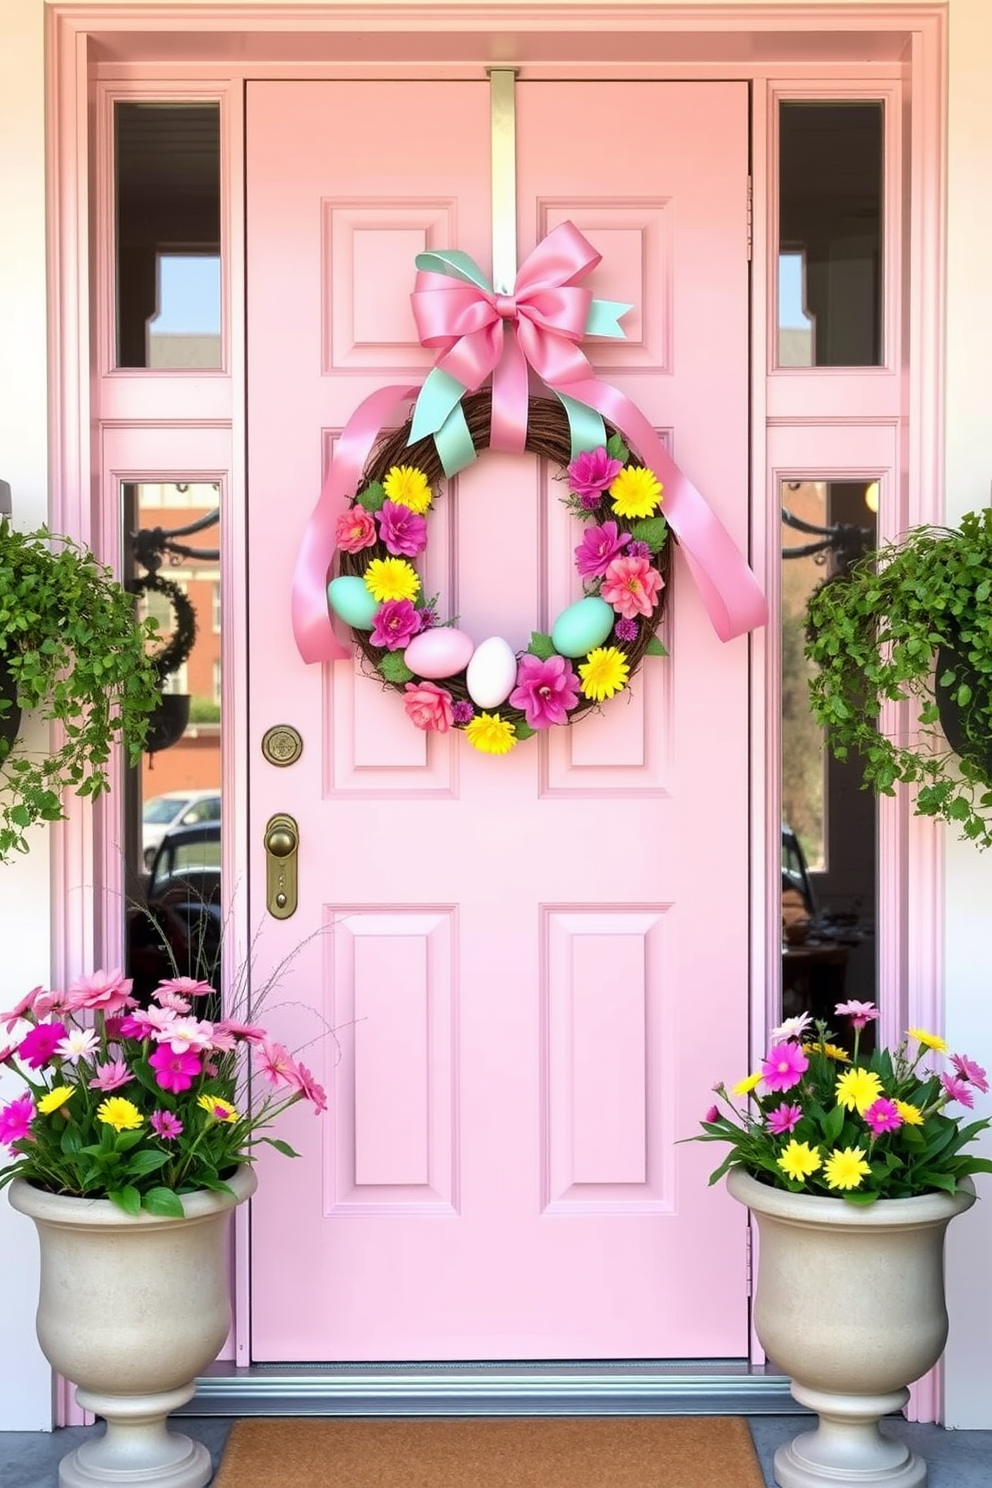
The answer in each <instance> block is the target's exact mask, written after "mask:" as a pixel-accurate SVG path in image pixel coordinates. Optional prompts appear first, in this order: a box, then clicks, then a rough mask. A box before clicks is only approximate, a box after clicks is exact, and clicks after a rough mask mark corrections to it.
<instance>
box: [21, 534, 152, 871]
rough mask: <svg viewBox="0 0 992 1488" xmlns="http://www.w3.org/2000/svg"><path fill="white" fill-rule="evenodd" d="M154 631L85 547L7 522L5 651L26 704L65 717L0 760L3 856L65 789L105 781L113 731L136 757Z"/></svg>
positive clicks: (90, 791)
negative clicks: (34, 749) (50, 733)
mask: <svg viewBox="0 0 992 1488" xmlns="http://www.w3.org/2000/svg"><path fill="white" fill-rule="evenodd" d="M155 638H156V626H155V623H154V622H153V621H145V622H143V623H141V622H139V621H138V620H137V618H136V616H135V611H134V599H133V597H132V596H131V595H129V594H127V593H125V591H124V589H123V588H122V587H121V585H120V584H119V583H118V582H117V581H116V580H115V579H114V577H113V575H112V573H111V571H110V569H109V568H107V567H105V566H104V565H103V564H101V563H99V562H98V561H97V559H96V558H95V557H94V555H93V553H91V552H90V550H89V549H88V548H86V547H83V546H81V545H80V544H78V543H76V542H74V541H73V539H71V538H69V537H60V536H57V535H56V536H53V535H52V534H51V533H50V532H49V531H48V529H47V528H45V527H41V528H39V529H38V530H37V531H35V532H19V531H17V530H15V529H14V528H13V527H12V526H11V525H10V523H9V522H8V521H6V520H4V521H0V656H2V657H3V658H4V660H5V662H6V664H7V667H8V668H9V671H10V675H11V677H12V678H13V681H14V685H15V687H16V690H17V701H18V703H19V705H20V707H21V708H23V709H24V711H25V712H34V713H36V714H37V715H38V716H40V717H41V718H42V719H44V720H45V721H48V722H52V723H55V724H57V725H58V726H59V729H58V732H57V735H56V737H55V741H54V743H53V747H52V750H51V752H50V753H47V754H28V753H26V752H25V751H24V746H23V744H22V743H20V742H18V743H17V744H16V745H15V746H14V748H13V750H12V751H11V753H10V754H9V755H8V756H7V758H6V759H5V760H4V761H3V764H2V766H0V862H4V861H6V860H7V859H8V858H9V857H10V855H11V854H12V853H13V852H26V851H27V846H28V844H27V839H26V837H25V833H26V831H27V829H28V828H29V827H31V826H33V825H34V824H35V823H36V822H50V821H58V820H60V819H62V818H63V817H64V815H65V812H64V810H63V806H62V797H63V793H64V792H65V791H66V790H71V791H74V792H75V793H76V795H79V796H93V797H95V796H99V795H100V794H102V792H104V791H105V790H107V789H108V779H107V764H108V762H109V760H110V757H111V751H112V748H113V745H114V744H115V742H116V741H117V740H118V738H122V740H123V742H124V743H125V745H126V747H127V750H128V753H129V757H130V760H131V763H132V764H134V763H136V762H137V761H138V759H139V758H140V756H141V750H142V745H143V744H144V740H145V735H146V732H147V723H148V715H149V714H150V713H151V711H152V709H153V708H154V707H155V706H156V704H157V702H158V699H159V680H158V670H157V668H156V666H155V663H154V661H153V659H152V658H151V657H150V656H149V654H148V651H149V648H150V646H151V645H152V644H153V643H154V641H155Z"/></svg>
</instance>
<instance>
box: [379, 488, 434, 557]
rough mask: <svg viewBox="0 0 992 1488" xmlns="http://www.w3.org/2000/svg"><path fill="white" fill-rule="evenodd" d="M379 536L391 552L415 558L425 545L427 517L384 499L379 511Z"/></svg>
mask: <svg viewBox="0 0 992 1488" xmlns="http://www.w3.org/2000/svg"><path fill="white" fill-rule="evenodd" d="M379 536H380V537H381V538H382V540H383V542H384V543H385V544H386V547H387V548H388V549H389V551H390V552H391V553H395V554H397V555H400V554H402V555H403V557H405V558H416V557H417V555H418V553H422V552H423V551H424V549H425V548H426V546H427V518H426V517H422V516H419V515H418V514H417V513H416V512H412V511H411V510H410V508H409V507H408V506H400V505H399V504H398V503H397V502H395V501H388V500H387V501H384V502H383V503H382V508H381V510H380V512H379Z"/></svg>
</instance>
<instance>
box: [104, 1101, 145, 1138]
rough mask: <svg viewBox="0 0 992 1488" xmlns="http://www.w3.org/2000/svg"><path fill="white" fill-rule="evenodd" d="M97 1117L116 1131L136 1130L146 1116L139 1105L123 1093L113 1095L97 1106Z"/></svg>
mask: <svg viewBox="0 0 992 1488" xmlns="http://www.w3.org/2000/svg"><path fill="white" fill-rule="evenodd" d="M96 1118H97V1120H98V1121H102V1122H103V1123H104V1124H105V1125H106V1126H112V1127H113V1128H114V1131H118V1132H121V1131H134V1129H135V1127H137V1126H140V1125H141V1124H142V1122H143V1121H144V1119H145V1118H144V1117H143V1116H142V1114H141V1112H140V1111H139V1110H138V1108H137V1106H136V1105H135V1104H134V1103H133V1102H132V1101H129V1100H125V1099H124V1097H123V1096H122V1095H111V1096H108V1098H107V1099H106V1100H105V1101H103V1102H102V1103H101V1104H100V1105H99V1106H97V1108H96Z"/></svg>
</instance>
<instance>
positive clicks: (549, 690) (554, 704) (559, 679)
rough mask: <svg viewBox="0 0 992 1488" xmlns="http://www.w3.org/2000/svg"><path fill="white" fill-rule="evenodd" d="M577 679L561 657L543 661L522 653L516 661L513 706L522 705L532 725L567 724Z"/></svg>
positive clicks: (576, 689) (576, 698) (511, 697)
mask: <svg viewBox="0 0 992 1488" xmlns="http://www.w3.org/2000/svg"><path fill="white" fill-rule="evenodd" d="M578 688H579V679H578V677H577V676H576V675H575V673H574V672H573V671H572V668H571V667H570V666H569V664H568V662H567V661H566V660H565V658H564V656H549V657H548V658H547V660H542V659H541V657H540V656H532V655H531V654H530V653H529V652H525V653H524V655H523V656H521V658H520V661H519V662H518V663H517V685H516V687H515V688H514V689H513V691H512V692H511V693H510V699H509V700H510V702H511V704H512V705H513V707H514V708H522V709H523V710H524V717H525V718H526V720H527V723H528V724H529V726H530V727H531V728H535V729H538V728H550V727H551V725H552V724H556V723H567V722H568V717H567V715H568V713H569V711H570V710H571V709H572V708H574V707H575V706H576V705H577V704H578V701H579V692H578Z"/></svg>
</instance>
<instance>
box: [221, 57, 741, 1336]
mask: <svg viewBox="0 0 992 1488" xmlns="http://www.w3.org/2000/svg"><path fill="white" fill-rule="evenodd" d="M489 106H490V105H489V90H488V85H487V83H486V82H485V81H484V80H483V81H479V82H475V81H471V82H462V81H453V82H437V83H430V82H425V81H415V82H414V81H399V82H378V81H376V82H367V81H346V82H303V83H298V82H258V83H251V84H249V86H248V105H247V152H248V174H247V205H248V307H249V310H248V348H249V369H248V386H249V420H248V427H249V449H248V474H249V491H250V498H249V501H250V509H249V551H250V566H249V576H248V596H249V606H250V631H249V634H250V650H249V672H250V676H249V691H250V708H251V729H250V739H251V749H252V767H251V768H252V788H251V820H250V834H251V835H250V840H251V860H250V894H251V921H252V925H253V926H256V927H257V926H261V932H260V934H259V937H258V944H257V961H258V971H259V977H260V978H261V977H262V976H263V975H264V973H265V969H266V968H267V967H271V966H274V965H275V964H276V963H278V962H279V961H280V959H281V958H282V957H284V956H287V955H291V954H292V953H293V952H294V951H295V955H293V959H292V963H291V965H290V967H289V970H288V972H287V974H286V975H285V977H284V979H283V982H282V986H281V989H280V992H279V993H278V994H277V995H276V996H275V998H274V1001H275V1002H276V1003H282V1004H292V1006H288V1005H287V1006H283V1007H281V1008H279V1009H278V1011H276V1012H274V1013H273V1019H272V1021H275V1022H277V1023H279V1024H280V1025H281V1026H282V1027H283V1028H284V1029H285V1030H286V1031H287V1036H289V1034H290V1033H291V1034H292V1036H293V1037H294V1038H295V1041H296V1042H297V1043H300V1042H303V1041H305V1040H313V1039H315V1038H316V1036H317V1034H318V1033H319V1029H320V1028H321V1027H323V1026H327V1027H330V1028H332V1029H333V1030H334V1034H333V1037H325V1038H323V1039H322V1040H321V1039H318V1040H317V1041H316V1042H312V1043H311V1044H310V1047H309V1049H308V1051H307V1054H306V1056H304V1057H305V1062H307V1063H310V1064H312V1065H313V1066H314V1068H315V1070H316V1072H317V1074H318V1077H319V1078H322V1080H323V1081H324V1083H325V1084H326V1086H327V1088H328V1091H329V1094H330V1112H329V1114H328V1116H327V1117H325V1118H323V1119H322V1120H320V1121H315V1120H314V1118H313V1116H312V1115H311V1114H310V1113H309V1112H306V1111H303V1110H302V1109H301V1108H298V1109H297V1110H296V1111H294V1112H293V1113H291V1114H292V1116H293V1118H295V1119H293V1120H291V1121H290V1122H289V1123H288V1127H289V1130H288V1131H287V1132H285V1133H284V1135H286V1136H287V1137H288V1139H289V1140H290V1141H292V1142H293V1144H294V1146H296V1147H297V1148H298V1149H299V1150H300V1151H301V1153H302V1154H303V1156H302V1157H301V1158H300V1159H299V1160H298V1161H295V1162H294V1161H288V1160H286V1159H284V1158H282V1157H278V1156H275V1155H274V1154H272V1155H271V1156H270V1157H266V1158H265V1159H263V1162H262V1164H261V1167H262V1173H261V1177H262V1182H261V1186H260V1189H259V1194H258V1197H257V1198H256V1199H255V1200H254V1202H253V1205H252V1234H251V1286H252V1352H253V1356H254V1358H256V1359H258V1360H272V1361H275V1360H296V1361H305V1360H312V1361H333V1360H361V1359H364V1360H375V1359H381V1360H402V1359H411V1360H424V1359H452V1360H453V1359H500V1358H504V1359H505V1358H510V1359H525V1358H543V1359H569V1358H600V1359H604V1358H644V1357H652V1358H659V1357H679V1356H683V1357H693V1356H695V1357H704V1356H708V1357H721V1356H723V1357H726V1356H735V1355H736V1356H740V1355H744V1354H745V1353H746V1352H747V1302H746V1285H745V1215H744V1212H743V1211H742V1210H741V1209H740V1208H739V1206H736V1205H734V1204H732V1203H731V1202H730V1201H729V1200H728V1199H727V1197H726V1195H725V1193H724V1192H723V1191H722V1188H721V1189H709V1188H708V1187H707V1183H706V1175H707V1173H708V1170H709V1167H710V1166H711V1157H712V1154H711V1150H710V1149H709V1148H702V1147H700V1146H698V1145H697V1144H690V1145H689V1146H677V1145H676V1143H677V1141H678V1139H679V1138H681V1137H685V1136H687V1135H689V1134H690V1133H692V1132H693V1131H695V1130H696V1129H697V1125H698V1120H699V1117H700V1115H701V1114H702V1113H703V1111H704V1110H705V1109H706V1107H707V1106H708V1105H709V1103H710V1099H711V1096H710V1091H711V1087H712V1085H713V1084H714V1082H715V1081H716V1080H717V1079H720V1078H730V1077H733V1076H734V1075H736V1074H737V1073H743V1072H744V1071H745V1068H746V1060H747V1017H748V913H747V909H748V850H747V849H748V841H747V781H748V773H747V642H746V641H745V640H738V641H735V642H732V643H730V644H729V645H724V644H722V643H721V642H719V641H718V640H717V639H716V637H715V635H714V634H713V631H712V629H711V627H710V625H709V622H708V620H707V619H706V617H705V614H704V612H703V609H702V605H701V603H700V599H699V595H698V593H697V591H696V590H695V588H694V585H693V582H692V579H691V578H690V576H689V574H688V572H687V570H686V569H685V567H684V565H683V563H682V562H681V558H680V557H678V556H677V558H676V563H675V569H674V573H673V576H672V581H671V592H670V598H669V610H668V614H667V616H666V621H665V626H666V637H665V638H666V641H667V644H668V646H669V649H670V652H671V655H670V658H668V659H658V658H648V659H647V660H646V662H645V664H644V666H643V668H642V670H641V672H640V673H639V674H638V676H637V677H636V679H635V682H634V685H633V686H632V688H631V689H630V692H629V694H624V695H622V696H620V697H619V698H614V699H613V700H612V702H611V703H609V704H607V705H606V706H605V707H604V708H603V711H602V713H601V714H600V715H598V716H597V715H590V716H587V717H586V718H584V719H582V720H581V721H580V722H579V723H577V724H576V726H575V727H574V728H570V729H567V730H566V729H562V730H556V731H553V733H554V737H551V738H548V737H543V736H542V737H537V738H533V739H530V740H528V741H526V743H524V744H521V745H519V746H518V747H517V748H516V749H515V750H514V751H513V753H512V754H511V755H509V756H508V757H505V758H493V757H490V756H485V755H481V754H478V753H477V752H475V751H473V749H472V748H471V747H470V746H469V745H468V743H467V741H466V740H465V739H464V738H463V737H462V736H461V735H459V734H457V733H456V734H451V735H446V736H438V735H431V736H428V735H425V734H423V733H421V732H418V731H417V730H416V729H415V728H413V727H412V725H411V724H410V723H409V722H408V720H407V718H406V716H405V714H404V711H403V707H402V704H401V702H400V700H399V698H398V697H397V696H396V694H395V693H393V692H386V691H384V690H382V689H381V688H380V687H379V686H378V685H377V684H376V681H375V680H374V679H372V678H370V677H368V676H366V675H364V674H363V672H362V669H361V667H360V666H359V665H358V664H357V663H356V662H354V661H352V660H348V661H344V662H338V663H335V664H333V665H330V666H325V667H323V668H320V667H307V666H304V665H303V663H302V662H301V661H300V659H299V656H298V654H297V652H296V649H295V646H294V643H293V639H292V634H291V629H290V620H289V604H288V595H289V590H290V583H291V578H292V572H293V564H294V559H295V555H296V550H297V546H298V544H299V541H300V537H301V534H302V532H303V529H304V526H305V524H306V520H307V517H308V515H309V512H310V509H311V507H312V505H313V503H314V501H315V499H316V497H317V494H318V491H319V488H320V482H321V473H322V469H323V466H324V463H325V461H326V459H327V457H328V454H329V452H330V450H331V449H332V448H333V442H334V439H335V437H336V435H337V433H339V431H340V430H341V428H342V427H343V425H344V424H345V422H346V420H347V419H348V417H349V415H350V414H351V413H352V411H353V409H354V408H355V406H356V405H357V404H358V402H359V401H360V400H361V399H362V398H363V397H365V396H366V395H367V394H368V393H369V392H371V391H373V390H374V389H375V388H376V387H378V386H380V385H383V384H385V383H400V384H402V383H411V382H419V381H420V380H422V378H423V376H424V375H425V373H426V371H427V369H428V367H429V366H430V365H431V362H430V358H429V356H428V354H427V353H426V352H425V351H424V350H423V349H422V348H421V347H420V346H419V344H418V342H417V338H416V334H415V329H414V323H413V318H412V314H411V310H410V301H409V294H410V290H411V289H412V287H413V277H414V256H415V254H416V253H417V252H419V251H421V250H422V249H424V248H460V249H463V250H465V251H467V252H468V253H469V254H471V255H472V257H473V258H475V259H476V261H477V262H479V263H480V264H482V265H483V266H484V267H485V268H486V269H488V267H489V263H490V252H491V250H490V230H491V224H490V216H491V205H490V183H489V151H490V142H489V131H490V113H489ZM747 132H748V121H747V90H746V87H745V86H744V85H743V84H738V83H664V84H659V83H649V82H629V83H615V82H611V83H586V82H582V83H575V82H569V83H545V82H526V81H522V82H520V83H518V85H517V150H518V186H517V213H518V236H519V244H518V247H519V252H520V257H521V258H522V257H523V256H524V254H526V253H527V252H529V251H530V249H531V248H532V247H533V246H534V244H535V242H536V241H537V240H538V239H539V238H540V237H542V236H543V235H544V234H545V233H546V232H548V231H549V230H550V229H551V228H552V227H554V226H555V225H556V224H557V223H559V222H562V221H564V220H565V219H571V221H573V222H574V223H575V224H576V226H577V227H578V228H579V229H580V230H581V231H582V232H583V233H584V234H585V235H586V237H587V238H589V239H590V241H591V242H592V243H593V244H594V245H595V246H596V247H597V248H598V249H599V250H600V251H601V252H602V254H603V263H602V265H601V266H600V268H599V269H598V270H597V271H596V273H595V275H594V276H593V278H592V280H591V281H590V283H591V286H592V288H593V289H594V291H595V292H596V293H597V294H599V295H602V296H605V297H608V298H612V299H619V300H625V301H629V302H633V304H634V306H635V308H634V310H633V311H632V312H631V313H630V314H629V315H628V316H627V317H626V319H625V320H624V322H623V324H624V327H625V330H626V332H627V339H626V340H625V341H623V342H618V343H611V344H607V343H597V344H596V345H595V346H594V348H593V350H592V353H591V355H592V357H593V360H594V363H595V365H596V367H597V369H598V371H599V372H600V374H601V375H602V376H603V377H604V378H606V379H607V380H608V381H610V382H613V383H615V384H616V385H618V386H620V387H622V388H623V389H624V390H625V391H626V392H627V393H628V394H629V395H630V396H631V397H632V398H633V399H634V401H635V402H636V403H637V404H638V405H639V406H640V407H641V408H642V409H643V410H644V412H645V413H646V415H647V416H648V418H649V419H650V420H651V422H652V423H653V424H654V425H655V426H656V427H657V428H658V429H659V430H661V431H664V433H665V436H666V437H667V439H668V441H669V447H670V449H671V450H672V453H673V454H674V457H675V458H676V460H677V461H678V462H679V463H680V464H681V465H682V466H683V468H684V469H685V470H686V471H687V473H688V474H689V475H690V476H691V478H692V479H693V480H694V482H695V484H696V485H697V486H698V487H699V488H700V489H701V490H702V491H703V492H704V493H705V495H706V497H707V499H708V500H709V502H710V503H711V505H712V506H713V507H714V509H715V510H716V511H717V512H718V514H719V515H720V517H721V519H722V520H723V522H724V524H725V525H726V526H727V527H728V528H729V530H730V531H731V533H732V534H733V536H734V537H735V539H736V541H737V543H738V545H739V546H740V547H741V549H742V550H745V549H746V543H747V531H748V481H747V470H748V440H747V429H748V414H747V386H748V382H747V364H748V357H747V345H748V343H747V333H748V314H747V302H748V295H747V275H748V268H747V250H746V182H747V168H748V167H747ZM559 474H560V472H559V471H557V470H555V469H548V468H546V467H545V466H544V465H542V464H541V463H539V462H538V461H537V460H536V459H535V458H533V457H532V456H530V455H525V456H520V457H514V456H509V455H505V454H493V453H491V452H489V453H486V454H484V455H483V456H482V457H481V458H480V459H479V461H477V462H476V464H475V465H474V466H473V467H472V468H471V469H470V470H468V471H466V472H463V473H462V474H461V475H460V476H458V477H457V479H456V480H454V481H453V482H450V483H449V485H448V489H447V491H446V492H445V493H444V495H443V496H442V497H441V498H440V499H439V500H438V502H437V503H436V504H435V509H434V510H433V511H432V514H431V518H430V522H431V542H430V547H429V559H428V569H427V573H426V575H425V584H426V586H427V589H428V592H431V593H433V592H435V591H436V592H438V593H439V595H440V600H439V608H440V610H441V611H442V613H443V615H445V616H449V615H458V616H459V617H460V618H459V625H460V626H461V627H462V628H463V629H465V630H467V631H469V632H470V633H471V634H472V635H473V636H474V637H475V639H476V640H477V641H479V640H481V639H483V638H484V637H487V636H492V635H500V636H502V637H504V638H505V639H506V640H507V641H509V643H510V645H511V646H512V647H513V648H514V649H515V650H518V649H521V648H522V647H523V646H524V644H525V643H526V641H527V639H528V637H529V633H530V631H531V630H533V629H541V630H548V629H550V625H551V622H552V620H553V619H554V617H555V616H556V615H557V614H558V613H559V611H560V610H561V609H562V608H564V606H565V605H566V604H567V603H569V602H570V601H571V600H572V599H574V598H576V597H577V595H578V590H577V584H578V580H577V579H576V577H575V573H574V568H573V563H572V548H573V547H574V545H575V543H576V541H577V540H578V536H577V524H576V522H575V519H574V518H573V517H571V516H570V515H569V514H568V512H567V511H566V510H565V508H564V507H563V505H562V504H561V502H560V500H559V499H558V498H559V496H560V495H561V493H562V489H563V488H562V486H561V485H560V484H559V483H558V482H557V481H556V479H555V478H556V477H557V476H558V475H559ZM283 723H285V724H292V725H293V726H294V727H295V728H296V729H298V730H299V732H300V734H301V735H302V738H303V752H302V756H301V757H300V759H299V760H298V761H297V762H296V763H295V764H293V765H291V766H289V767H286V768H278V767H276V766H275V765H273V764H270V763H268V762H267V761H266V760H264V759H263V757H262V754H261V752H260V742H261V739H262V736H263V735H264V733H265V732H266V730H267V729H269V728H270V727H272V726H273V725H276V724H283ZM277 812H278V813H288V814H289V815H291V816H292V817H294V818H295V819H296V821H297V822H298V824H299V833H300V849H299V860H298V862H299V908H298V910H297V912H296V914H295V915H294V916H293V917H292V918H291V919H289V920H287V921H285V922H278V921H275V920H273V919H267V918H266V917H265V912H264V911H265V897H264V896H265V873H264V855H263V851H262V841H263V836H264V831H265V824H266V822H267V820H268V819H269V817H270V816H271V815H273V814H274V813H277ZM267 1021H268V1020H267Z"/></svg>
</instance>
